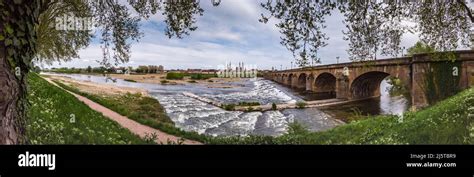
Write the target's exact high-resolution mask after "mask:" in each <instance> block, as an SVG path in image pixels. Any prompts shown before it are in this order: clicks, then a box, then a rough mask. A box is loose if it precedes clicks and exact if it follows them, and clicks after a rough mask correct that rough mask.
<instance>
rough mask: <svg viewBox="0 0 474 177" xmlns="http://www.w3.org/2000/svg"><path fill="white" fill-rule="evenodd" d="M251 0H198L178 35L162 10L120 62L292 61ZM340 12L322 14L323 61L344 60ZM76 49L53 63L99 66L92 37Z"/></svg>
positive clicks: (412, 37) (412, 38)
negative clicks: (195, 13) (72, 56)
mask: <svg viewBox="0 0 474 177" xmlns="http://www.w3.org/2000/svg"><path fill="white" fill-rule="evenodd" d="M260 2H262V0H261V1H259V2H257V1H254V0H239V1H234V0H228V1H227V0H226V1H222V3H221V4H220V5H219V6H218V7H214V6H212V4H210V1H202V5H201V7H202V8H203V9H204V10H205V12H204V15H203V16H200V17H198V18H197V21H198V22H197V24H196V25H197V26H198V29H197V30H196V31H193V32H191V35H190V36H186V37H184V38H183V39H176V38H172V39H169V38H168V37H166V36H165V35H164V29H165V24H164V23H163V20H164V18H163V16H162V15H161V12H158V14H156V15H154V16H152V17H151V18H150V19H149V20H147V21H143V22H141V30H142V32H143V33H144V34H145V36H144V37H143V38H142V39H141V40H140V42H138V43H133V46H132V53H131V58H130V62H129V63H127V64H123V65H124V66H138V65H163V66H165V68H168V69H171V68H180V69H187V68H212V67H217V66H219V65H223V64H224V63H226V62H233V63H237V62H240V61H243V62H245V63H247V64H255V65H257V66H258V67H259V68H264V69H270V68H272V67H276V68H280V66H282V67H283V68H286V67H289V66H290V62H292V61H294V59H293V56H292V54H291V52H289V51H288V50H287V49H286V48H285V47H284V46H282V45H281V44H280V36H281V34H280V33H279V31H278V28H277V27H276V26H275V24H276V23H277V22H278V21H277V20H276V19H274V18H271V19H270V21H269V22H268V23H267V24H263V23H260V22H258V19H259V18H260V14H261V13H264V14H266V12H265V10H264V9H263V8H261V7H260ZM343 20H344V16H343V15H342V14H340V13H339V12H338V11H337V10H335V11H334V13H333V14H331V16H328V17H327V18H326V21H327V22H326V25H327V28H326V29H325V32H326V34H327V35H328V37H329V38H330V39H329V40H328V41H327V42H328V45H327V46H326V47H324V48H322V49H321V50H320V51H319V52H318V57H320V58H321V61H322V64H330V63H336V57H340V61H339V62H348V61H349V60H348V55H347V51H346V50H347V48H348V42H347V41H345V40H343V33H342V30H345V25H344V24H343V22H342V21H343ZM417 40H418V37H417V34H405V35H404V36H403V40H402V45H403V46H406V48H408V47H409V46H411V45H413V44H414V43H415V42H416V41H417ZM93 41H94V42H93V43H92V44H91V45H90V46H89V47H87V48H86V49H84V50H81V51H80V57H81V59H80V60H73V61H71V62H66V63H64V62H63V63H62V64H61V65H59V64H58V63H55V64H54V65H53V67H64V66H66V67H87V66H89V65H91V66H98V65H99V64H97V62H95V61H96V60H100V59H101V58H102V49H101V48H100V44H99V43H98V42H97V40H93Z"/></svg>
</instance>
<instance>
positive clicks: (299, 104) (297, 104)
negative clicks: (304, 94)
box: [296, 101, 306, 109]
mask: <svg viewBox="0 0 474 177" xmlns="http://www.w3.org/2000/svg"><path fill="white" fill-rule="evenodd" d="M305 107H306V102H304V101H298V102H296V108H298V109H304V108H305Z"/></svg>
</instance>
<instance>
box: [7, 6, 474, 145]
mask: <svg viewBox="0 0 474 177" xmlns="http://www.w3.org/2000/svg"><path fill="white" fill-rule="evenodd" d="M297 3H298V4H296V5H295V4H294V2H290V1H277V2H273V1H271V0H268V1H267V2H266V3H265V2H264V3H262V4H261V5H262V7H263V8H264V9H266V10H267V12H268V13H269V15H263V14H262V16H261V17H262V18H261V19H260V21H261V22H264V23H266V22H268V21H269V18H270V17H274V18H277V19H278V20H279V22H277V27H278V28H279V31H281V33H282V34H283V37H282V38H281V39H282V41H281V43H282V44H283V45H285V46H286V48H288V49H289V50H290V51H291V52H293V55H294V57H295V58H297V57H299V58H298V64H299V65H300V66H303V65H307V64H308V63H309V62H308V59H312V60H314V61H319V59H318V58H317V55H316V53H317V51H318V49H320V48H321V47H324V46H325V45H326V40H327V39H328V38H327V36H326V35H325V33H324V32H323V29H324V28H325V27H326V25H325V24H324V22H325V19H324V18H325V17H326V16H328V15H331V13H332V11H333V10H334V9H336V8H337V9H339V11H340V12H341V13H342V14H343V15H344V16H345V17H346V19H345V21H344V22H345V23H346V24H345V26H346V27H347V28H348V29H347V30H346V31H345V32H344V36H345V37H344V39H345V40H348V41H349V46H350V49H349V54H350V56H351V59H354V58H355V59H360V58H368V57H370V56H372V55H374V54H376V53H377V52H378V51H381V52H382V53H384V54H397V53H398V51H399V49H400V41H401V36H402V34H403V33H405V32H408V31H411V30H412V29H411V28H409V27H407V26H404V23H402V22H401V21H400V20H396V19H406V20H408V21H410V20H412V21H415V22H416V23H417V25H416V26H417V27H416V29H417V31H416V32H420V38H421V40H423V41H425V42H426V43H427V44H429V45H430V46H434V47H435V48H436V49H437V50H440V51H448V50H453V49H456V48H458V44H459V43H462V44H463V45H464V46H468V44H469V34H470V28H471V24H472V23H474V17H473V15H472V9H471V8H470V7H469V6H468V5H467V2H466V1H465V0H457V1H451V2H449V3H445V2H442V1H433V2H431V1H406V2H403V3H387V2H385V1H365V2H363V1H360V2H359V1H344V2H342V1H341V2H339V1H338V2H332V1H299V2H297ZM213 5H215V6H217V5H218V3H215V4H213ZM0 11H1V12H3V13H2V14H0V18H1V19H4V20H3V21H2V22H1V24H0V26H2V27H3V28H2V29H4V30H2V31H1V32H0V44H1V45H0V50H1V51H6V52H4V53H5V55H4V56H2V57H1V58H0V60H2V63H4V64H3V65H1V66H0V70H1V71H6V74H4V75H3V76H2V77H0V85H2V86H5V87H4V89H3V91H4V92H3V93H4V94H5V95H6V96H5V97H4V98H7V99H0V107H1V108H5V109H4V110H1V111H0V112H1V113H2V114H1V115H0V116H2V117H4V120H5V121H10V122H14V123H13V124H6V125H0V126H1V127H0V144H4V143H7V142H11V143H13V144H17V143H19V142H21V141H22V140H21V139H22V136H23V132H24V128H25V127H24V125H23V122H24V120H25V118H26V115H25V112H27V104H26V103H27V100H26V96H27V94H28V93H27V78H26V77H27V74H28V72H29V71H30V69H31V66H32V64H31V63H32V61H33V60H34V59H38V62H48V61H44V60H43V59H45V60H55V59H57V60H61V61H63V60H68V59H72V58H77V52H78V51H79V50H80V49H81V48H83V47H86V46H88V44H89V41H90V39H91V38H92V37H93V36H92V35H90V33H89V32H90V31H88V30H66V32H64V31H60V30H55V29H54V28H55V25H50V24H52V23H55V21H54V18H51V17H61V16H63V15H69V14H70V15H74V16H77V17H86V16H87V17H96V18H94V19H96V20H97V21H96V23H94V24H95V26H94V27H95V29H98V31H97V33H98V35H95V36H98V40H99V41H100V43H101V44H102V47H103V59H102V61H101V62H100V64H101V65H102V66H104V67H107V68H108V67H109V66H111V63H112V62H113V64H119V63H124V62H128V61H129V59H130V50H131V43H132V42H134V41H138V40H139V39H140V38H141V37H142V33H141V32H140V28H139V24H140V20H142V19H148V18H149V17H151V16H152V15H153V14H157V13H159V14H162V15H163V17H164V23H165V27H164V28H165V35H166V36H167V37H169V38H171V37H177V38H182V37H183V36H186V35H189V34H190V32H191V31H195V30H196V29H197V28H198V27H197V26H196V24H197V16H201V15H203V13H204V10H203V9H202V8H201V7H200V3H199V1H128V3H125V4H124V3H121V2H118V1H108V3H102V2H100V1H51V0H45V1H38V3H33V4H32V3H31V2H30V1H18V0H4V1H2V3H0ZM130 11H132V12H130ZM364 12H368V13H364ZM434 16H435V17H437V18H433V17H434ZM440 26H442V27H443V28H439V27H440ZM41 39H45V40H41ZM52 45H54V46H52ZM374 58H375V57H374ZM18 71H19V72H20V73H19V74H16V75H17V77H16V78H15V77H12V76H13V75H15V72H18ZM7 94H8V95H7ZM7 126H8V127H7ZM7 135H8V136H7Z"/></svg>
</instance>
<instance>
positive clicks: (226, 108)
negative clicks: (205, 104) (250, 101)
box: [222, 104, 235, 111]
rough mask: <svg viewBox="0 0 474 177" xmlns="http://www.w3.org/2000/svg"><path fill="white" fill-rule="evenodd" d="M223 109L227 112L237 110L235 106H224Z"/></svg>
mask: <svg viewBox="0 0 474 177" xmlns="http://www.w3.org/2000/svg"><path fill="white" fill-rule="evenodd" d="M222 109H225V110H227V111H234V110H235V104H223V105H222Z"/></svg>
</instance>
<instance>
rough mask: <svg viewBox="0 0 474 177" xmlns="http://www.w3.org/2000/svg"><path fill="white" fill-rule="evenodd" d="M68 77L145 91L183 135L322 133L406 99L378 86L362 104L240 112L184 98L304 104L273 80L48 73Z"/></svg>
mask: <svg viewBox="0 0 474 177" xmlns="http://www.w3.org/2000/svg"><path fill="white" fill-rule="evenodd" d="M47 74H50V75H60V76H66V77H70V78H72V79H76V80H81V81H89V82H95V83H107V84H114V85H117V86H127V87H137V88H144V89H146V90H148V92H149V94H150V95H151V96H153V97H154V98H156V99H157V100H159V101H160V103H161V105H162V106H163V107H164V108H165V110H166V112H167V114H168V116H169V117H170V118H171V120H172V121H173V122H174V123H175V125H176V127H178V128H181V129H183V130H185V131H195V132H198V133H201V134H206V135H212V136H218V135H222V136H234V135H241V136H246V135H251V134H253V135H270V136H278V135H282V134H284V133H285V132H287V130H288V124H289V123H291V122H294V121H297V122H298V123H300V124H303V125H304V126H305V127H307V128H308V129H309V130H310V131H323V130H327V129H330V128H333V127H335V126H338V125H341V124H342V123H341V121H340V120H346V118H347V117H349V116H351V115H353V114H354V111H355V110H357V112H359V113H361V114H364V115H365V114H370V115H377V114H401V113H403V112H404V111H405V110H407V109H408V107H409V105H408V101H407V100H406V99H405V98H403V97H390V95H389V94H388V93H387V91H386V89H387V88H389V87H390V85H389V84H388V83H387V82H385V81H384V82H382V84H381V89H380V90H381V93H382V96H381V97H380V98H376V99H370V100H365V101H363V102H357V103H350V104H346V105H340V106H335V107H328V108H306V109H286V110H282V111H265V112H241V111H226V110H223V109H221V108H219V107H216V106H213V105H210V104H207V103H204V102H201V101H198V100H196V99H194V98H190V97H187V96H185V95H183V92H190V93H193V94H195V95H198V96H200V97H204V98H207V99H211V100H216V101H219V102H222V103H238V102H243V101H245V102H260V103H261V104H271V103H294V102H297V101H302V100H305V99H306V98H305V97H304V95H303V94H301V93H300V92H297V91H294V90H292V89H289V88H287V87H284V86H281V85H279V84H277V83H275V82H272V81H269V80H265V79H261V78H256V79H242V80H241V81H238V82H234V83H232V84H236V85H238V86H239V87H235V88H208V87H207V86H204V85H199V84H185V85H161V84H148V83H134V82H127V81H124V80H122V79H115V81H112V80H110V79H107V78H106V77H103V76H96V75H81V74H53V73H47Z"/></svg>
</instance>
